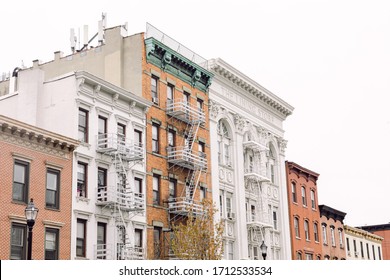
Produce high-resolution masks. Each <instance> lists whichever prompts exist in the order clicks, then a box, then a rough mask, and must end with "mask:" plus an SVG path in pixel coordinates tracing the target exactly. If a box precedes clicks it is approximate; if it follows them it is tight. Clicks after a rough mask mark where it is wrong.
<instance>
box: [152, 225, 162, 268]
mask: <svg viewBox="0 0 390 280" xmlns="http://www.w3.org/2000/svg"><path fill="white" fill-rule="evenodd" d="M153 243H154V259H155V260H158V259H160V256H161V249H162V248H161V228H160V227H154V228H153Z"/></svg>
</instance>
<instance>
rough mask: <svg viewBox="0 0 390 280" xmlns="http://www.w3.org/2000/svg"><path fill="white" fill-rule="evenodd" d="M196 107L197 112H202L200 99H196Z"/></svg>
mask: <svg viewBox="0 0 390 280" xmlns="http://www.w3.org/2000/svg"><path fill="white" fill-rule="evenodd" d="M196 107H197V108H198V111H199V112H203V100H202V99H199V98H198V99H197V100H196Z"/></svg>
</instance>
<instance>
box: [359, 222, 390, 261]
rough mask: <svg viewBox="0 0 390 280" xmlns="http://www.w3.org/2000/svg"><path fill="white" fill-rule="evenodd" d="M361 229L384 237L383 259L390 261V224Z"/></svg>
mask: <svg viewBox="0 0 390 280" xmlns="http://www.w3.org/2000/svg"><path fill="white" fill-rule="evenodd" d="M359 228H361V229H363V230H366V231H369V232H371V233H374V234H376V235H379V236H381V237H383V240H382V251H383V252H382V255H383V259H384V260H390V223H388V224H381V225H371V226H362V227H359ZM378 253H379V252H378Z"/></svg>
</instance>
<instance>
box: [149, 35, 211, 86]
mask: <svg viewBox="0 0 390 280" xmlns="http://www.w3.org/2000/svg"><path fill="white" fill-rule="evenodd" d="M145 46H146V61H147V62H148V63H151V64H153V65H155V66H157V67H159V68H160V69H161V70H163V71H165V72H167V73H169V74H172V75H174V76H175V77H177V78H179V79H181V80H182V81H184V82H186V83H188V84H190V85H191V86H192V87H194V88H197V89H199V90H201V91H203V92H207V91H208V88H209V86H210V84H211V81H212V78H213V74H212V73H211V72H209V71H207V70H206V69H204V68H202V67H201V66H199V65H198V64H196V63H194V62H192V61H190V60H189V59H187V58H186V57H184V56H183V55H181V54H179V53H177V52H176V51H174V50H172V49H171V48H169V47H167V46H166V45H164V44H163V43H161V42H160V41H158V40H156V39H154V38H152V37H151V38H147V39H146V40H145Z"/></svg>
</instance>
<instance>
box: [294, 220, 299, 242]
mask: <svg viewBox="0 0 390 280" xmlns="http://www.w3.org/2000/svg"><path fill="white" fill-rule="evenodd" d="M294 231H295V237H296V238H300V233H299V218H298V217H294Z"/></svg>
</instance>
